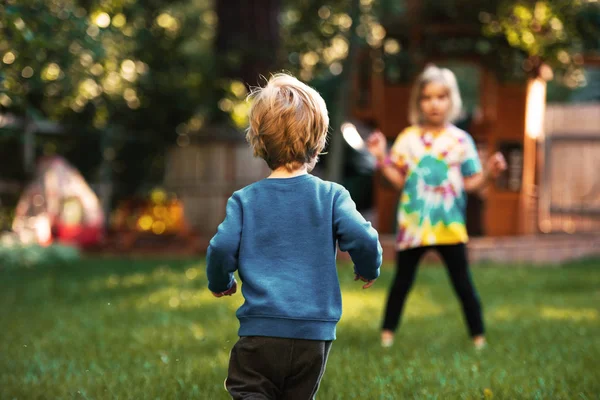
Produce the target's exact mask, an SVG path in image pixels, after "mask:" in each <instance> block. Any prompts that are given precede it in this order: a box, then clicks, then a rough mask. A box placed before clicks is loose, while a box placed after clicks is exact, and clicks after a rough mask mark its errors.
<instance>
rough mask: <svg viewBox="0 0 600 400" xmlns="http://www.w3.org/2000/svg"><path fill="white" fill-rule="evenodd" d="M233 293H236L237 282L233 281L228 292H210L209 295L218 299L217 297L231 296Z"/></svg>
mask: <svg viewBox="0 0 600 400" xmlns="http://www.w3.org/2000/svg"><path fill="white" fill-rule="evenodd" d="M235 292H237V282H236V281H235V280H234V281H233V285H231V287H230V288H229V289H228V290H226V291H224V292H221V293H215V292H211V293H212V294H213V296H215V297H217V298H219V297H223V296H231V295H232V294H234V293H235Z"/></svg>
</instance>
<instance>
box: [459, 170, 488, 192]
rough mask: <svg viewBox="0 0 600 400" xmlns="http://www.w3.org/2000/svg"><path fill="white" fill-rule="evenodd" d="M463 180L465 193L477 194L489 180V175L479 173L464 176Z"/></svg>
mask: <svg viewBox="0 0 600 400" xmlns="http://www.w3.org/2000/svg"><path fill="white" fill-rule="evenodd" d="M463 179H464V184H465V191H467V192H468V193H476V192H479V191H480V190H482V189H483V188H484V187H485V186H486V185H487V184H488V182H490V180H491V179H490V177H489V175H488V174H487V173H485V172H479V173H477V174H475V175H471V176H466V177H464V178H463Z"/></svg>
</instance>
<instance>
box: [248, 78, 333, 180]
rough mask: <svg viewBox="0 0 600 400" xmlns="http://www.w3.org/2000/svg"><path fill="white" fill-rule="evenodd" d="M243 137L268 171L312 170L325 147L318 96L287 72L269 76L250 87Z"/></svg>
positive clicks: (324, 123) (323, 114)
mask: <svg viewBox="0 0 600 400" xmlns="http://www.w3.org/2000/svg"><path fill="white" fill-rule="evenodd" d="M249 99H250V100H252V106H251V108H250V116H249V119H250V126H249V127H248V130H247V132H246V140H247V141H248V143H249V144H250V146H251V147H252V149H253V151H254V156H255V157H261V158H262V159H264V160H265V161H266V162H267V165H268V166H269V168H271V169H272V170H275V169H277V168H279V167H285V168H286V169H287V170H288V171H293V170H296V169H299V168H301V167H302V166H304V165H307V166H308V169H309V170H312V169H313V168H314V167H315V165H316V163H317V161H318V155H319V153H321V152H322V151H323V149H324V148H325V142H326V138H327V129H328V126H329V116H328V115H327V106H326V105H325V101H324V100H323V98H322V97H321V95H320V94H319V93H318V92H317V91H316V90H314V89H313V88H311V87H309V86H307V85H305V84H304V83H302V82H300V81H299V80H298V79H296V78H294V77H293V76H291V75H288V74H284V73H279V74H275V75H273V76H271V79H269V81H268V82H267V85H266V86H265V87H259V88H255V89H254V90H252V92H251V94H250V95H249Z"/></svg>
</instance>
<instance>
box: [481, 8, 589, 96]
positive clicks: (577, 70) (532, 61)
mask: <svg viewBox="0 0 600 400" xmlns="http://www.w3.org/2000/svg"><path fill="white" fill-rule="evenodd" d="M479 19H480V21H481V22H482V23H483V25H484V28H483V32H484V34H485V35H486V36H487V37H491V38H493V37H501V38H503V39H504V40H506V42H507V43H508V44H509V45H510V47H511V48H513V49H515V50H518V51H520V52H522V53H523V54H525V55H526V58H524V59H523V60H522V63H521V68H522V70H524V71H525V72H526V73H530V74H531V73H533V74H536V73H538V72H539V71H538V69H539V67H540V66H541V65H542V63H546V64H548V65H550V66H551V67H552V68H553V69H554V71H555V72H556V73H557V74H558V77H559V78H560V79H561V81H562V82H563V83H566V84H567V85H568V86H570V87H573V88H574V87H577V86H583V85H585V81H584V79H583V73H582V70H581V65H582V64H583V60H584V58H583V52H584V51H585V52H590V51H592V52H594V51H598V50H600V46H599V44H600V42H599V40H600V4H598V3H596V2H590V1H586V0H574V1H573V0H552V1H549V0H535V1H534V0H504V1H502V2H501V3H500V4H499V6H498V8H497V10H496V11H495V12H491V13H488V12H482V13H480V16H479Z"/></svg>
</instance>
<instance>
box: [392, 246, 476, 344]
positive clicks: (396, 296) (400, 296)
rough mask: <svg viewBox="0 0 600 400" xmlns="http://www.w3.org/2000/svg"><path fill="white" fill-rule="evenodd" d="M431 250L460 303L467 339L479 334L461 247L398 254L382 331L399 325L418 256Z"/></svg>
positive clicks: (466, 264)
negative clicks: (468, 336)
mask: <svg viewBox="0 0 600 400" xmlns="http://www.w3.org/2000/svg"><path fill="white" fill-rule="evenodd" d="M430 249H435V250H436V251H437V252H438V254H439V255H440V256H441V257H442V260H443V261H444V264H446V269H447V270H448V274H449V275H450V280H451V281H452V286H454V291H455V292H456V294H457V296H458V298H459V299H460V301H461V303H462V308H463V312H464V315H465V318H466V320H467V325H468V326H469V333H470V334H471V336H472V337H473V336H478V335H481V334H483V332H484V329H483V319H482V315H481V305H480V303H479V297H478V295H477V290H476V289H475V286H474V285H473V282H472V280H471V272H470V271H469V261H468V259H467V247H466V246H465V245H464V244H457V245H441V246H431V247H417V248H414V249H409V250H403V251H399V252H398V254H397V259H396V277H395V279H394V283H393V284H392V287H391V289H390V294H389V297H388V301H387V307H386V311H385V319H384V321H383V329H385V330H390V331H395V330H396V328H397V327H398V324H399V322H400V314H401V313H402V309H403V308H404V302H405V300H406V297H407V296H408V292H409V291H410V288H411V287H412V284H413V282H414V280H415V275H416V272H417V266H418V265H419V261H420V260H421V257H423V255H424V254H425V253H426V252H427V251H428V250H430Z"/></svg>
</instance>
